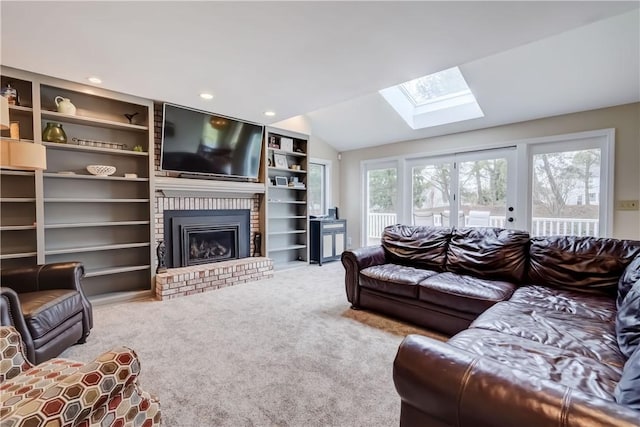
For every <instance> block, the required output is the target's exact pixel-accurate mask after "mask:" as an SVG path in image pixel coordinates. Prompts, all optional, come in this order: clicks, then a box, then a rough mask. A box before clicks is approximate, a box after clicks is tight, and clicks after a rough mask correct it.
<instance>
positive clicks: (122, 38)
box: [0, 1, 640, 151]
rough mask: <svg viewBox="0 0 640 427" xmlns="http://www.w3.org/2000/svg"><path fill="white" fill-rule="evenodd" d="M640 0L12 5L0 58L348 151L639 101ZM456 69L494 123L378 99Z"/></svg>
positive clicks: (5, 8) (1, 7)
mask: <svg viewBox="0 0 640 427" xmlns="http://www.w3.org/2000/svg"><path fill="white" fill-rule="evenodd" d="M639 5H640V3H639V2H638V1H630V2H608V1H603V2H592V1H586V2H575V1H570V2H477V1H476V2H328V1H321V2H157V1H155V2H11V1H2V2H1V3H0V12H1V24H2V26H1V34H2V41H1V48H2V50H1V51H0V60H1V63H2V64H3V65H7V66H11V67H15V68H20V69H25V70H29V71H34V72H38V73H42V74H47V75H51V76H55V77H60V78H64V79H68V80H72V81H77V82H82V83H87V82H86V78H87V77H89V76H92V75H97V76H99V77H101V78H102V79H103V82H104V83H103V85H102V86H103V87H105V88H108V89H112V90H116V91H120V92H124V93H129V94H133V95H138V96H141V97H144V98H151V99H155V100H161V101H170V102H174V103H177V104H181V105H187V106H190V107H194V108H200V109H204V110H207V111H212V112H216V113H220V114H226V115H230V116H233V117H239V118H242V119H246V120H253V121H258V122H262V123H266V124H270V123H275V122H278V121H281V120H283V119H287V118H290V117H295V116H299V115H306V117H307V118H308V119H309V122H310V124H311V130H312V132H313V134H314V135H316V136H318V137H320V138H322V139H324V140H325V141H327V142H328V143H330V144H331V145H333V146H334V147H335V148H336V149H338V150H340V151H345V150H349V149H355V148H359V147H364V146H371V145H379V144H384V143H388V142H396V141H401V140H408V139H416V138H422V137H427V136H433V135H441V134H446V133H452V132H459V131H463V130H470V129H477V128H481V127H487V126H493V125H496V124H502V123H511V122H515V121H521V120H528V119H533V118H538V117H544V116H551V115H555V114H563V113H568V112H574V111H582V110H588V109H593V108H599V107H605V106H610V105H618V104H624V103H629V102H637V101H640V82H639V81H640V66H639V52H640V41H639V40H640V24H639V9H638V7H639ZM455 65H458V66H460V69H461V70H462V72H463V74H464V76H465V78H466V79H467V82H468V83H469V86H470V87H471V89H472V91H473V92H474V94H475V95H476V98H477V99H478V102H479V103H480V106H481V107H482V109H483V110H484V112H485V118H483V119H476V120H472V121H468V122H464V123H461V124H452V125H444V126H438V127H436V128H431V129H427V130H418V131H413V130H411V129H410V128H409V127H408V126H407V125H406V123H404V121H403V120H402V119H401V118H400V117H399V116H398V115H397V114H396V113H395V112H394V111H393V110H392V109H391V108H390V107H389V106H388V105H387V104H386V102H385V101H384V100H383V99H382V97H381V96H380V95H379V94H378V93H377V91H378V90H379V89H382V88H385V87H389V86H392V85H395V84H398V83H401V82H403V81H406V80H410V79H412V78H416V77H419V76H422V75H426V74H430V73H433V72H436V71H440V70H443V69H446V68H449V67H452V66H455ZM204 91H208V92H212V93H213V94H214V95H215V98H214V99H213V100H212V101H204V100H201V99H200V98H199V97H198V94H199V93H201V92H204ZM265 110H275V111H276V112H277V116H276V117H274V118H272V119H270V118H268V117H265V116H264V115H263V112H264V111H265Z"/></svg>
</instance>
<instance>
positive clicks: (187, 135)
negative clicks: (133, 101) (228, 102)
mask: <svg viewBox="0 0 640 427" xmlns="http://www.w3.org/2000/svg"><path fill="white" fill-rule="evenodd" d="M263 132H264V126H263V125H261V124H258V123H252V122H248V121H244V120H239V119H234V118H231V117H226V116H221V115H218V114H213V113H208V112H206V111H200V110H194V109H192V108H188V107H181V106H179V105H174V104H169V103H165V104H164V107H163V120H162V146H161V150H160V168H161V169H162V170H164V171H170V172H178V173H180V174H182V175H186V176H189V175H210V176H215V177H227V178H237V179H245V180H251V181H255V180H257V179H258V173H259V169H260V155H261V154H262V135H263Z"/></svg>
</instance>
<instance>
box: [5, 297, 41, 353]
mask: <svg viewBox="0 0 640 427" xmlns="http://www.w3.org/2000/svg"><path fill="white" fill-rule="evenodd" d="M0 325H2V326H11V327H13V328H15V329H14V331H15V332H16V333H17V334H19V335H18V336H19V337H21V338H22V342H23V343H24V350H25V353H26V356H27V359H28V360H36V352H35V345H34V344H33V338H32V337H31V332H29V329H28V328H27V322H25V320H24V316H23V315H22V308H21V305H20V297H19V296H18V294H17V293H16V291H14V290H13V289H11V288H7V287H4V286H3V287H1V288H0Z"/></svg>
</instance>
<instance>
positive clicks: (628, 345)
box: [616, 280, 640, 357]
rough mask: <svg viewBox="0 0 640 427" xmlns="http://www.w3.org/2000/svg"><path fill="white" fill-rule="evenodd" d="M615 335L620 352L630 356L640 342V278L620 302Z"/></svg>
mask: <svg viewBox="0 0 640 427" xmlns="http://www.w3.org/2000/svg"><path fill="white" fill-rule="evenodd" d="M616 335H617V339H618V346H619V347H620V351H621V352H622V354H624V355H625V356H626V357H631V355H632V354H633V352H634V351H636V349H637V348H638V344H640V280H638V281H637V282H636V283H635V284H634V285H633V287H632V288H631V290H630V291H629V293H628V294H627V296H626V297H625V298H624V300H623V301H622V304H620V309H619V310H618V314H617V316H616Z"/></svg>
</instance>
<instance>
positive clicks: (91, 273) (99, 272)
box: [84, 265, 151, 277]
mask: <svg viewBox="0 0 640 427" xmlns="http://www.w3.org/2000/svg"><path fill="white" fill-rule="evenodd" d="M149 268H151V266H150V265H131V266H127V267H113V268H102V269H95V270H86V271H85V274H84V277H97V276H109V275H111V274H119V273H128V272H130V271H140V270H148V269H149Z"/></svg>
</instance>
